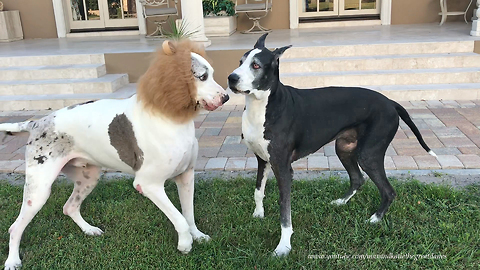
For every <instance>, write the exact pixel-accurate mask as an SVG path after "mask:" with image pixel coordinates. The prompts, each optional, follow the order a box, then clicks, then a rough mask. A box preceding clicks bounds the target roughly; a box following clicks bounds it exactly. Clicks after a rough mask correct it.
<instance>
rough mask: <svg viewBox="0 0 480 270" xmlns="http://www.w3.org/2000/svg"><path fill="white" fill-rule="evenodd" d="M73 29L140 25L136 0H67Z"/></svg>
mask: <svg viewBox="0 0 480 270" xmlns="http://www.w3.org/2000/svg"><path fill="white" fill-rule="evenodd" d="M67 1H69V4H70V12H69V17H70V28H71V29H105V28H111V27H132V26H138V20H137V7H136V2H135V0H67Z"/></svg>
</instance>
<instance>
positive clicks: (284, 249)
mask: <svg viewBox="0 0 480 270" xmlns="http://www.w3.org/2000/svg"><path fill="white" fill-rule="evenodd" d="M290 250H292V247H291V246H286V245H282V246H280V245H278V246H277V248H276V249H275V251H274V252H273V254H272V255H273V256H275V257H283V256H287V255H288V253H290Z"/></svg>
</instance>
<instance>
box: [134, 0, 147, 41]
mask: <svg viewBox="0 0 480 270" xmlns="http://www.w3.org/2000/svg"><path fill="white" fill-rule="evenodd" d="M135 5H136V7H137V19H138V32H139V33H140V35H146V34H147V22H146V19H145V17H143V8H142V3H140V1H139V0H135Z"/></svg>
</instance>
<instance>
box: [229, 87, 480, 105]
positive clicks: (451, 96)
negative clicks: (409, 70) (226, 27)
mask: <svg viewBox="0 0 480 270" xmlns="http://www.w3.org/2000/svg"><path fill="white" fill-rule="evenodd" d="M376 91H377V92H379V93H381V94H383V95H385V96H386V97H388V98H390V99H393V100H396V101H409V100H441V99H443V100H477V99H480V88H470V89H442V90H424V89H418V90H415V89H408V90H376ZM232 95H233V96H232ZM232 95H231V97H230V100H229V101H228V102H227V105H245V97H244V96H243V95H236V94H232ZM232 98H233V100H232ZM231 102H233V103H231Z"/></svg>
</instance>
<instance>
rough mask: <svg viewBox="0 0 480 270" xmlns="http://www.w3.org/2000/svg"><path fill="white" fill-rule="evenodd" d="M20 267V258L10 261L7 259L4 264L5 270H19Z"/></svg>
mask: <svg viewBox="0 0 480 270" xmlns="http://www.w3.org/2000/svg"><path fill="white" fill-rule="evenodd" d="M21 266H22V261H21V260H20V258H16V259H10V258H8V259H7V261H6V262H5V270H15V269H19V268H20V267H21Z"/></svg>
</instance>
